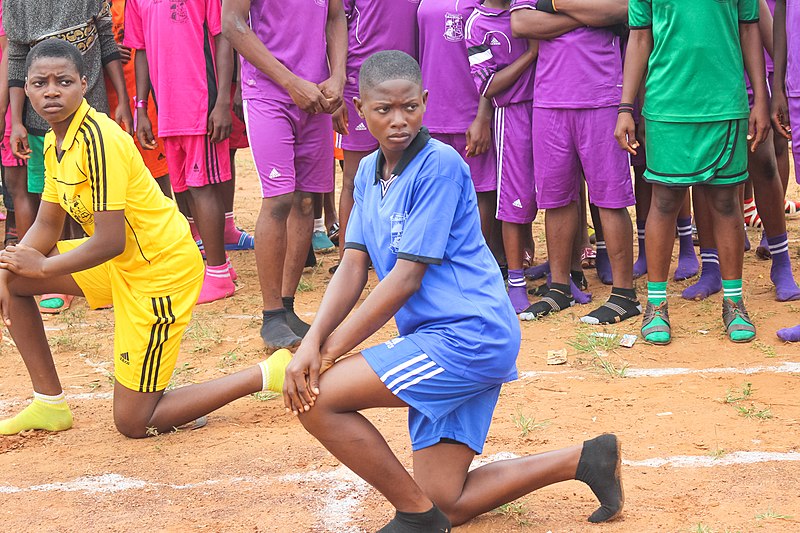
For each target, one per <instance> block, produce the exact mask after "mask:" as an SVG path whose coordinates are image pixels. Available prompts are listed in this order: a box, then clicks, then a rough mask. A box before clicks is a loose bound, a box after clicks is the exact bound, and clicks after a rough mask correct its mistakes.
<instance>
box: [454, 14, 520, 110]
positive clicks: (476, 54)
mask: <svg viewBox="0 0 800 533" xmlns="http://www.w3.org/2000/svg"><path fill="white" fill-rule="evenodd" d="M465 35H466V38H465V40H464V44H465V46H466V47H467V53H468V55H469V67H470V72H471V73H472V78H473V79H474V80H475V85H476V86H477V87H478V91H479V92H480V93H481V94H482V95H485V94H486V89H487V88H488V87H489V85H490V84H491V83H492V79H493V78H494V75H495V74H496V73H497V72H499V71H501V70H503V69H504V68H506V67H507V66H509V65H510V64H511V63H513V62H514V61H516V60H517V59H518V58H519V57H520V56H521V55H522V54H524V53H525V51H526V50H527V49H528V41H527V39H518V38H515V37H513V36H512V35H511V12H510V11H508V10H502V9H490V8H488V7H485V6H478V7H476V8H475V11H473V12H472V15H470V17H469V19H468V20H467V24H466V28H465ZM531 100H533V64H531V66H530V67H529V68H528V69H526V70H525V72H523V74H522V75H521V76H520V77H519V78H517V81H515V82H514V84H513V85H512V86H511V87H509V88H508V89H506V90H505V91H503V92H502V93H500V94H498V95H496V96H495V97H493V98H492V104H493V105H494V106H495V107H505V106H507V105H509V104H517V103H520V102H530V101H531Z"/></svg>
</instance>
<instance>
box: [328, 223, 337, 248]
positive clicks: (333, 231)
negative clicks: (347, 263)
mask: <svg viewBox="0 0 800 533" xmlns="http://www.w3.org/2000/svg"><path fill="white" fill-rule="evenodd" d="M328 238H329V239H330V240H331V242H332V243H333V244H335V245H336V246H339V223H338V222H334V223H333V225H332V226H331V227H330V228H328Z"/></svg>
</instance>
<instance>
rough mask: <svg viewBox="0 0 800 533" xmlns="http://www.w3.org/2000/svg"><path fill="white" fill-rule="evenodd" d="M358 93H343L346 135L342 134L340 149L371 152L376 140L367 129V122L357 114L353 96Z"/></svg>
mask: <svg viewBox="0 0 800 533" xmlns="http://www.w3.org/2000/svg"><path fill="white" fill-rule="evenodd" d="M354 96H358V93H352V94H345V95H344V105H345V106H346V107H347V122H348V131H349V133H348V134H347V135H342V150H346V151H348V152H372V151H374V150H375V149H376V148H378V141H377V140H375V137H373V136H372V134H371V133H370V132H369V130H368V129H367V122H366V121H365V120H364V119H363V118H361V117H359V116H358V111H356V105H355V104H354V103H353V97H354Z"/></svg>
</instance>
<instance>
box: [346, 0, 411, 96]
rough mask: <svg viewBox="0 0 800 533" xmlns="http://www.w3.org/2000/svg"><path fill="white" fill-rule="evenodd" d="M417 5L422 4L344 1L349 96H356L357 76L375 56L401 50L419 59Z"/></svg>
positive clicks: (404, 0)
mask: <svg viewBox="0 0 800 533" xmlns="http://www.w3.org/2000/svg"><path fill="white" fill-rule="evenodd" d="M418 4H419V0H344V11H345V14H346V15H347V37H348V43H347V85H346V86H345V91H347V93H348V95H350V96H357V92H358V72H359V70H360V69H361V65H362V64H363V63H364V61H365V60H366V59H367V58H368V57H369V56H371V55H372V54H374V53H376V52H381V51H383V50H400V51H402V52H405V53H407V54H408V55H410V56H411V57H413V58H415V59H416V58H417V6H418ZM387 26H390V29H389V28H388V27H387Z"/></svg>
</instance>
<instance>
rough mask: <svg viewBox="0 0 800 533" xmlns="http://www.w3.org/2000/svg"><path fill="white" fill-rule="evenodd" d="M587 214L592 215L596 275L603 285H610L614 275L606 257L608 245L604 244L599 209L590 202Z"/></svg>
mask: <svg viewBox="0 0 800 533" xmlns="http://www.w3.org/2000/svg"><path fill="white" fill-rule="evenodd" d="M589 214H590V215H591V216H592V225H593V226H594V235H595V246H596V247H597V254H596V255H597V257H596V259H595V269H596V271H597V277H598V278H599V279H600V282H601V283H603V284H604V285H611V284H613V283H614V275H613V274H612V272H611V261H610V259H609V257H608V245H607V244H606V234H605V231H604V230H603V220H602V218H601V217H600V210H599V209H598V208H597V206H596V205H594V204H592V203H591V202H590V203H589Z"/></svg>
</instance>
